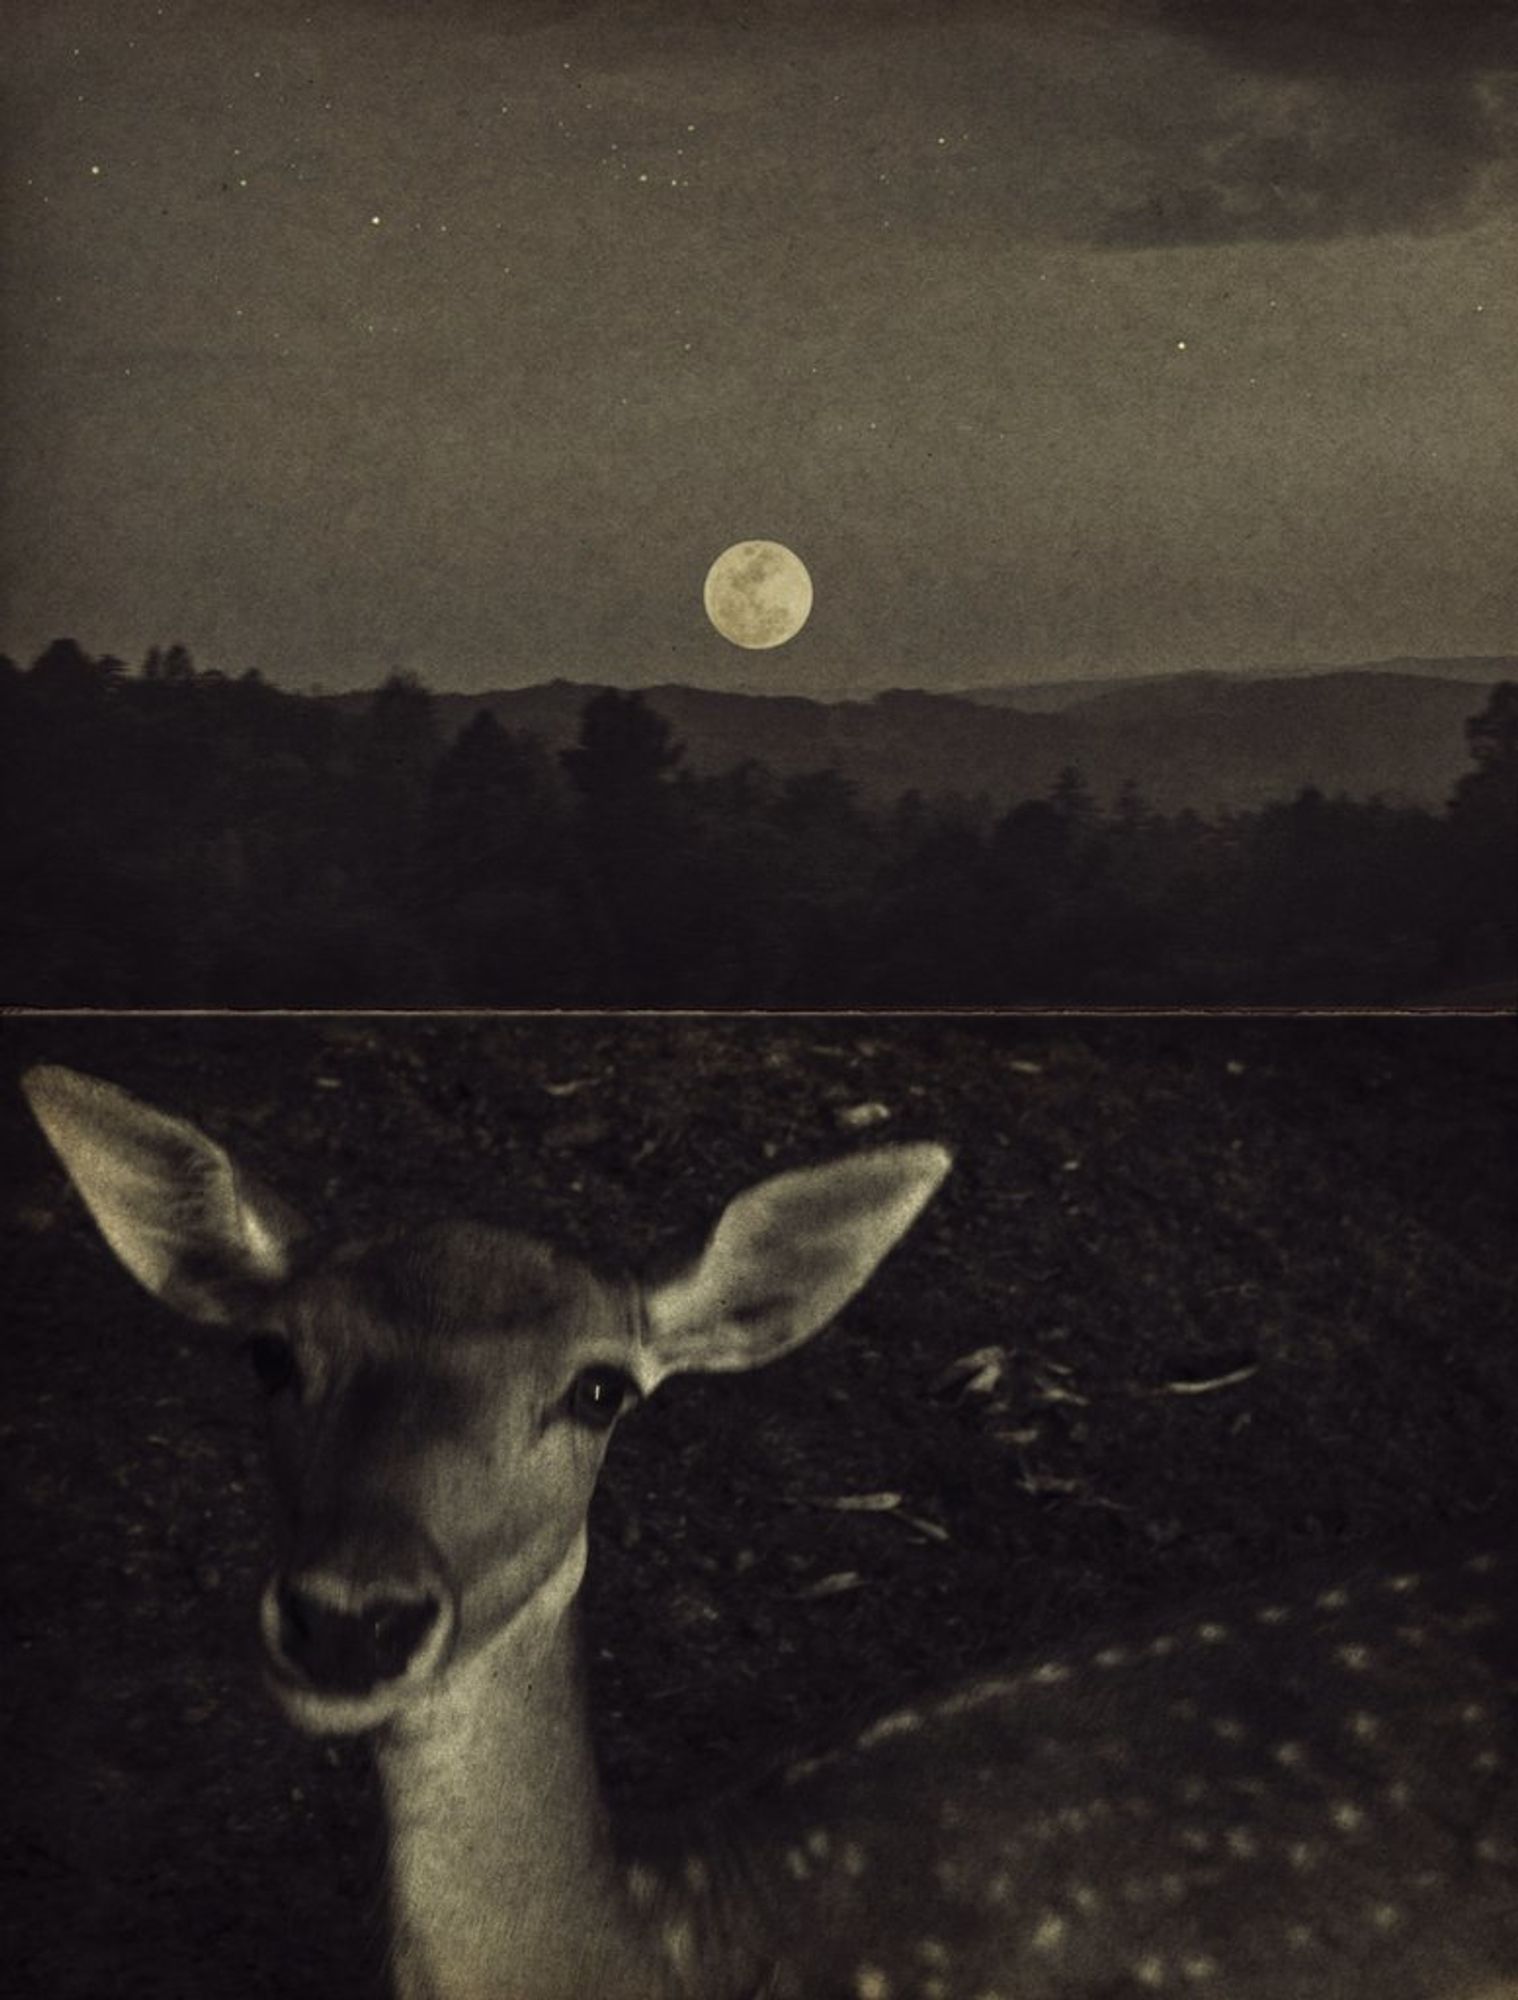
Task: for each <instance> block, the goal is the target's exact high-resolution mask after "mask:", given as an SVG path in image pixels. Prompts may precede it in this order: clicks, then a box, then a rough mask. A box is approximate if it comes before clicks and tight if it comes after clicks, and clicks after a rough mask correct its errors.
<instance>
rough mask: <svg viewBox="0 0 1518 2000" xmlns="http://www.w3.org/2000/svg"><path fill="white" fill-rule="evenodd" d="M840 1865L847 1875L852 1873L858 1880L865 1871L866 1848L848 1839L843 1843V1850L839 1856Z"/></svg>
mask: <svg viewBox="0 0 1518 2000" xmlns="http://www.w3.org/2000/svg"><path fill="white" fill-rule="evenodd" d="M838 1865H839V1867H840V1868H842V1870H843V1872H844V1874H845V1875H852V1876H853V1877H854V1878H855V1879H856V1880H857V1879H858V1878H859V1877H860V1876H861V1875H862V1874H863V1873H864V1871H865V1858H864V1849H863V1848H862V1847H860V1846H859V1845H858V1844H857V1842H855V1841H852V1840H846V1841H845V1842H844V1843H843V1852H842V1853H841V1854H840V1855H839V1857H838Z"/></svg>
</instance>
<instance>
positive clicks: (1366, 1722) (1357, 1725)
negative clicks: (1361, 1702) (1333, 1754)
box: [1349, 1708, 1381, 1743]
mask: <svg viewBox="0 0 1518 2000" xmlns="http://www.w3.org/2000/svg"><path fill="white" fill-rule="evenodd" d="M1349 1733H1350V1735H1351V1736H1353V1737H1354V1739H1355V1741H1356V1742H1357V1743H1374V1742H1375V1740H1376V1738H1377V1737H1378V1736H1379V1735H1380V1734H1381V1720H1380V1717H1379V1716H1375V1715H1371V1714H1368V1713H1367V1711H1366V1710H1365V1709H1363V1708H1357V1709H1356V1710H1355V1712H1354V1714H1353V1715H1352V1716H1351V1717H1350V1718H1349Z"/></svg>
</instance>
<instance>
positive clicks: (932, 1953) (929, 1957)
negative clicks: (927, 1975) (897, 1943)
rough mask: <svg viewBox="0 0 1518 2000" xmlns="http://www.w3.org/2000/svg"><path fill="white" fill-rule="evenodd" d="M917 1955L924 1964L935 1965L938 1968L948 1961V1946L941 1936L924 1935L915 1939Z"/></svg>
mask: <svg viewBox="0 0 1518 2000" xmlns="http://www.w3.org/2000/svg"><path fill="white" fill-rule="evenodd" d="M917 1956H918V1957H919V1958H920V1959H921V1960H922V1962H923V1964H924V1965H936V1966H938V1967H939V1968H940V1970H941V1969H942V1968H943V1967H944V1966H946V1965H947V1964H948V1962H949V1947H948V1946H947V1945H946V1944H945V1943H944V1941H943V1939H942V1938H933V1937H925V1938H919V1939H918V1941H917Z"/></svg>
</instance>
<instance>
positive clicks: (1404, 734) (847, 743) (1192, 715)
mask: <svg viewBox="0 0 1518 2000" xmlns="http://www.w3.org/2000/svg"><path fill="white" fill-rule="evenodd" d="M1456 664H1465V663H1456ZM1470 664H1472V665H1473V666H1477V667H1479V668H1481V669H1483V670H1484V669H1487V668H1491V669H1493V671H1490V672H1488V671H1480V672H1478V673H1473V674H1472V675H1471V676H1470V677H1468V678H1466V677H1453V676H1449V675H1445V674H1440V673H1435V672H1433V671H1431V670H1430V666H1431V663H1427V662H1410V663H1408V670H1407V671H1403V670H1402V669H1401V667H1400V666H1399V668H1398V669H1397V670H1396V671H1391V670H1382V669H1379V668H1361V669H1346V670H1343V671H1337V672H1329V673H1322V674H1297V673H1291V674H1279V675H1272V674H1269V673H1266V674H1263V675H1260V676H1258V677H1251V676H1244V675H1231V674H1230V675H1224V674H1212V673H1191V674H1174V675H1166V676H1163V677H1156V678H1154V679H1142V680H1125V681H1106V682H1094V683H1093V682H1084V683H1078V684H1074V685H1075V686H1078V687H1079V688H1080V693H1079V695H1072V696H1071V697H1070V698H1068V699H1064V700H1061V701H1059V702H1057V703H1055V702H1046V703H1045V705H1043V706H1034V705H1033V704H1032V703H1031V702H1029V700H1028V696H1029V695H1030V694H1031V695H1033V696H1035V697H1036V696H1037V695H1038V689H1037V688H1034V689H1022V690H1012V689H1002V690H978V691H976V692H975V693H974V694H973V695H969V694H952V695H950V694H928V693H924V692H920V691H913V690H894V691H891V692H888V693H885V694H879V695H876V696H875V697H874V698H873V699H871V700H868V701H842V702H831V703H830V702H821V701H809V700H806V699H804V698H803V697H801V696H794V695H753V694H730V693H723V692H718V691H714V690H711V689H705V688H692V687H685V686H679V685H673V684H671V685H666V686H661V687H651V688H647V689H645V690H643V693H644V695H645V698H646V700H647V701H648V703H649V705H650V706H651V707H652V708H654V709H656V710H657V711H658V712H659V713H660V714H661V715H663V716H664V717H665V718H666V719H667V720H668V721H669V723H670V724H671V726H672V728H673V730H674V733H675V736H676V738H677V739H678V740H679V741H680V742H681V743H683V744H684V746H685V753H686V764H687V767H688V768H689V769H691V770H693V771H696V772H698V773H703V774H705V773H710V772H715V771H721V770H726V769H729V768H731V767H732V766H733V765H735V764H740V763H742V762H744V761H745V760H746V759H754V760H756V761H758V762H759V763H762V764H766V765H768V766H769V767H770V768H771V769H772V770H774V771H776V772H778V773H780V774H781V775H783V776H788V775H791V774H793V773H796V772H801V771H816V770H820V769H823V768H824V767H831V768H833V769H836V770H838V771H839V772H841V773H842V774H843V775H844V776H845V777H847V778H849V779H851V780H853V782H854V783H855V784H857V785H858V787H859V788H860V791H861V792H862V793H863V794H864V795H865V796H866V797H868V798H872V799H876V800H880V799H889V798H894V797H896V796H897V795H899V794H900V793H902V792H904V791H908V790H910V789H913V788H916V789H918V790H920V791H922V792H924V793H927V794H929V795H933V794H940V793H944V792H950V791H958V792H962V793H966V794H972V795H973V794H975V793H979V792H984V793H985V794H987V795H988V796H989V797H990V798H991V800H992V801H993V802H994V803H995V804H996V805H998V806H1001V805H1005V804H1008V803H1011V802H1013V801H1015V800H1018V799H1025V798H1035V797H1039V796H1041V795H1043V794H1044V793H1046V792H1047V791H1048V790H1049V788H1050V787H1051V786H1052V785H1053V783H1054V782H1055V780H1056V778H1057V777H1058V775H1059V773H1060V771H1061V770H1062V769H1063V768H1064V767H1065V766H1066V765H1069V764H1074V765H1078V766H1079V768H1080V769H1081V771H1082V772H1083V774H1084V775H1085V778H1086V780H1087V783H1088V784H1089V785H1090V787H1091V789H1092V790H1093V792H1095V794H1096V795H1097V797H1098V798H1099V799H1101V800H1103V801H1104V802H1108V803H1110V801H1111V800H1112V799H1113V798H1114V797H1115V796H1116V794H1117V793H1118V791H1119V790H1120V789H1121V787H1122V786H1123V785H1124V784H1125V783H1126V782H1128V781H1129V780H1132V781H1133V782H1134V783H1135V784H1137V785H1138V786H1139V788H1140V790H1141V791H1142V792H1143V794H1144V796H1145V797H1146V798H1147V799H1148V801H1149V803H1150V804H1151V805H1152V806H1154V807H1155V808H1157V809H1158V810H1161V811H1165V812H1176V811H1179V810H1181V809H1182V808H1183V807H1186V806H1191V807H1194V808H1195V809H1196V810H1198V811H1202V812H1215V811H1218V810H1220V809H1224V808H1234V809H1243V808H1248V807H1253V806H1258V805H1262V804H1264V803H1266V802H1267V801H1269V800H1273V799H1289V798H1292V797H1294V796H1295V795H1296V793H1297V792H1298V791H1300V790H1301V789H1302V787H1303V786H1304V785H1316V786H1318V787H1319V789H1320V790H1322V791H1324V792H1327V793H1329V794H1334V793H1340V792H1342V793H1346V794H1348V795H1349V796H1350V797H1352V798H1367V797H1370V796H1372V795H1373V794H1378V793H1379V794H1380V795H1382V796H1383V797H1386V798H1388V799H1393V800H1398V801H1404V802H1407V803H1412V804H1419V805H1426V806H1433V807H1438V806H1442V805H1443V804H1444V802H1445V801H1446V799H1447V798H1448V797H1449V794H1450V792H1451V790H1452V788H1453V786H1454V784H1455V782H1456V781H1457V779H1458V778H1459V777H1460V776H1461V775H1462V774H1463V773H1464V772H1465V771H1466V770H1468V769H1469V768H1470V759H1469V754H1468V751H1467V748H1466V742H1465V734H1464V726H1465V723H1466V721H1467V720H1468V718H1469V717H1471V716H1473V715H1475V714H1478V713H1479V712H1480V710H1481V709H1482V708H1483V707H1484V706H1485V705H1486V701H1487V697H1488V695H1489V693H1490V691H1491V687H1492V685H1493V684H1494V683H1495V681H1496V680H1497V679H1499V678H1501V675H1500V674H1499V673H1498V672H1497V671H1495V669H1496V668H1498V667H1499V666H1500V665H1503V664H1505V665H1507V666H1508V668H1509V670H1510V672H1511V673H1512V675H1513V676H1514V677H1515V678H1518V663H1514V662H1506V663H1499V662H1486V661H1482V662H1473V663H1470ZM1063 685H1064V686H1066V687H1069V686H1071V685H1072V684H1069V683H1066V684H1063ZM598 691H599V690H598V689H597V687H596V686H594V685H592V684H586V683H581V682H573V681H562V680H560V681H549V682H546V683H543V684H541V685H538V686H535V687H527V688H514V689H498V690H494V691H492V692H488V693H483V694H472V695H464V694H442V695H439V696H438V697H437V700H438V709H439V719H440V721H441V723H442V726H443V728H444V730H445V731H446V732H447V733H448V734H452V733H453V732H454V731H456V730H457V729H459V728H461V727H462V726H463V724H464V723H465V722H466V721H467V720H468V719H469V717H470V716H471V715H473V714H474V713H475V712H476V711H477V710H479V709H482V708H484V709H489V710H490V711H491V713H492V714H493V715H494V716H495V717H496V719H497V720H498V721H499V722H500V723H501V724H502V725H503V727H505V728H507V729H518V730H530V731H532V732H533V733H534V734H535V735H538V736H540V737H542V738H543V739H544V740H545V741H546V742H547V743H548V744H549V745H550V746H551V747H553V748H555V749H562V748H565V747H566V746H568V745H569V744H571V743H573V742H574V740H575V737H576V734H577V732H578V728H579V720H580V713H581V710H582V709H583V708H584V705H585V703H586V701H587V700H589V698H590V697H591V696H592V695H593V694H595V693H597V692H598ZM1049 691H1050V692H1052V688H1051V689H1050V690H1049ZM1014 694H1015V695H1018V696H1021V697H1022V699H1021V701H1019V702H1018V703H1017V704H1015V705H1014V702H1013V700H1012V697H1013V696H1014ZM337 699H339V700H340V701H341V702H342V703H343V705H344V706H353V705H356V704H358V703H359V702H361V701H362V700H364V699H367V697H363V696H351V695H350V696H344V697H338V698H337Z"/></svg>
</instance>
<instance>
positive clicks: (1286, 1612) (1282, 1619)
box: [1254, 1604, 1291, 1625]
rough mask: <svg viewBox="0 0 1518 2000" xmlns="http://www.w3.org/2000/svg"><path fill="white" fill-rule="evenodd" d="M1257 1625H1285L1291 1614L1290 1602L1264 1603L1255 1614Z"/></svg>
mask: <svg viewBox="0 0 1518 2000" xmlns="http://www.w3.org/2000/svg"><path fill="white" fill-rule="evenodd" d="M1254 1616H1255V1623H1256V1624H1257V1625H1284V1624H1285V1623H1286V1621H1287V1619H1288V1618H1290V1616H1291V1606H1290V1605H1289V1604H1262V1605H1261V1606H1260V1608H1259V1610H1258V1611H1257V1612H1256V1613H1255V1614H1254Z"/></svg>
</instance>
